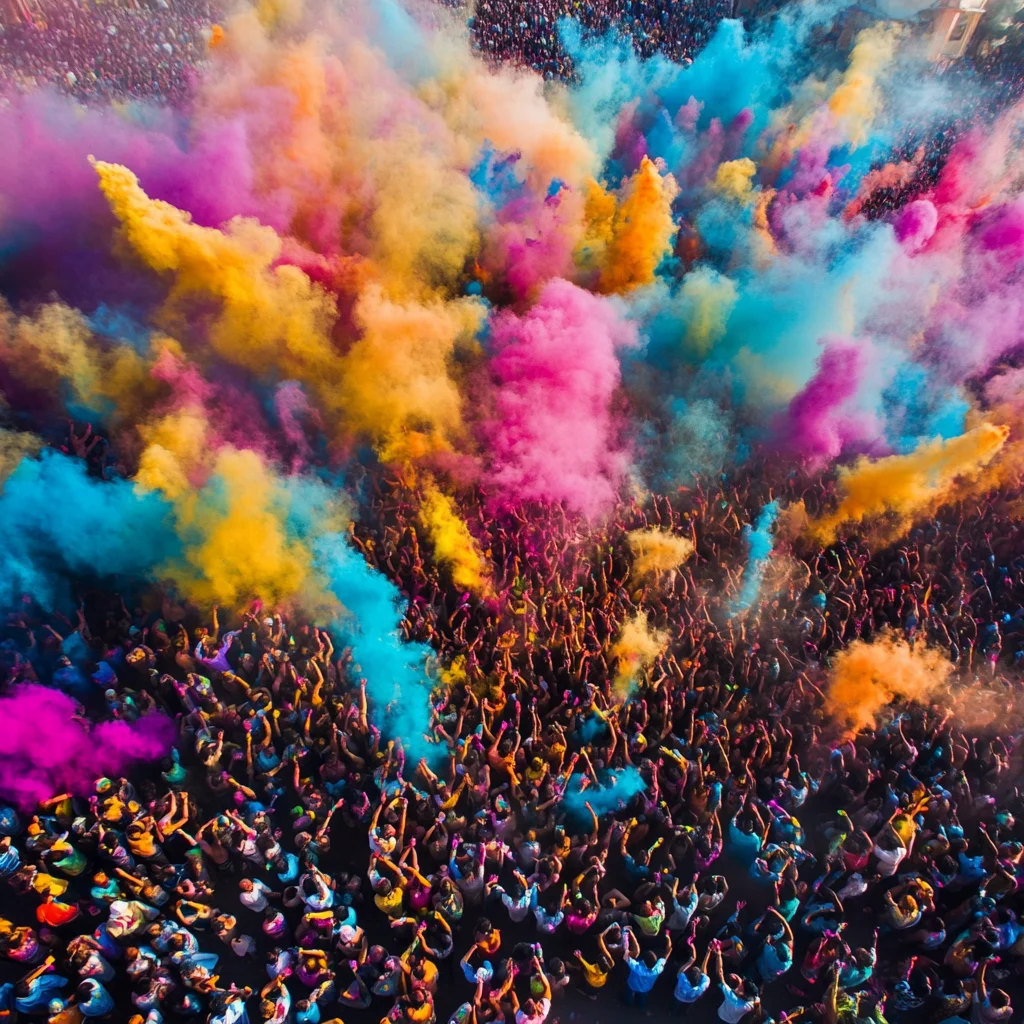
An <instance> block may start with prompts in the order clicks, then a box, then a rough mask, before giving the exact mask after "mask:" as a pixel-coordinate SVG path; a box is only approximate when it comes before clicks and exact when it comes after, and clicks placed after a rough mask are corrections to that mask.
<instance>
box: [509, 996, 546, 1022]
mask: <svg viewBox="0 0 1024 1024" xmlns="http://www.w3.org/2000/svg"><path fill="white" fill-rule="evenodd" d="M533 1004H534V1006H536V1007H537V1008H538V1012H537V1014H536V1015H535V1016H533V1017H528V1016H527V1015H526V1011H525V1010H516V1024H544V1021H546V1020H547V1019H548V1014H549V1013H550V1012H551V1000H550V999H535V1000H534V1001H533Z"/></svg>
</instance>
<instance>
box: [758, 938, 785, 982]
mask: <svg viewBox="0 0 1024 1024" xmlns="http://www.w3.org/2000/svg"><path fill="white" fill-rule="evenodd" d="M792 966H793V953H792V951H791V950H790V948H789V944H788V943H786V942H779V943H774V942H766V943H765V944H764V947H763V948H762V950H761V955H760V956H759V957H758V958H757V972H758V974H760V975H761V979H762V980H763V981H765V982H769V981H774V980H775V979H776V978H781V977H782V975H783V974H785V973H786V971H788V970H789V969H790V967H792Z"/></svg>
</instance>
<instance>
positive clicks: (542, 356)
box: [487, 280, 639, 516]
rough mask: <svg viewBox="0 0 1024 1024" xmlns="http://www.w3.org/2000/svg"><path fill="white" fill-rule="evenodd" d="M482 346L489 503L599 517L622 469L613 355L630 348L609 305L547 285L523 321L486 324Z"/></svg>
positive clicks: (557, 283)
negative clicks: (488, 351) (492, 385)
mask: <svg viewBox="0 0 1024 1024" xmlns="http://www.w3.org/2000/svg"><path fill="white" fill-rule="evenodd" d="M492 339H493V348H494V353H495V354H494V358H493V361H492V372H493V374H494V376H495V378H496V380H497V382H498V393H497V398H496V402H495V408H496V416H495V418H494V419H493V420H492V421H491V422H490V423H489V424H488V425H487V433H488V437H489V441H490V448H491V460H490V468H489V473H488V484H489V485H490V489H491V491H492V492H493V493H494V494H495V500H496V501H497V502H498V503H502V502H510V501H542V502H564V503H565V505H566V506H567V507H568V508H570V509H573V510H575V511H578V512H582V513H584V514H586V515H589V516H596V515H600V514H601V513H602V512H603V511H605V510H606V509H607V508H608V507H609V506H611V505H612V504H613V503H614V501H615V496H616V492H617V490H618V487H619V485H620V484H621V482H622V479H623V477H624V475H625V473H626V470H627V468H628V464H629V456H628V452H627V451H626V450H625V448H624V447H623V446H622V444H621V443H620V441H619V439H618V436H617V435H618V431H617V429H616V423H615V418H614V416H613V415H612V408H611V406H612V398H613V396H614V394H615V390H616V388H617V387H618V385H619V381H620V376H621V374H620V367H619V353H620V352H621V351H623V350H625V349H630V348H635V347H636V346H637V345H638V343H639V340H638V337H637V333H636V328H635V327H634V326H633V325H632V324H631V323H629V322H627V321H626V320H625V319H624V318H623V317H622V315H621V313H620V311H619V309H618V307H617V306H616V305H615V303H614V302H613V301H612V300H609V299H607V298H604V297H602V296H598V295H592V294H590V293H589V292H586V291H584V290H583V289H581V288H577V287H576V286H575V285H573V284H570V283H569V282H568V281H563V280H554V281H551V282H549V283H548V284H547V285H546V286H545V287H544V289H543V291H542V292H541V293H540V296H539V298H538V300H537V302H536V303H535V304H534V306H533V307H532V308H531V309H530V310H529V311H528V312H527V313H525V314H523V315H522V316H518V315H516V314H515V313H511V312H506V313H501V314H499V315H498V316H497V317H495V319H494V323H493V332H492Z"/></svg>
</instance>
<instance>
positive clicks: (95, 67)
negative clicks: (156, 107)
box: [0, 0, 214, 103]
mask: <svg viewBox="0 0 1024 1024" xmlns="http://www.w3.org/2000/svg"><path fill="white" fill-rule="evenodd" d="M2 9H3V8H2V5H0V11H2ZM25 10H26V13H27V14H29V15H30V17H28V18H26V17H24V16H22V17H19V18H18V19H17V20H15V19H14V18H11V19H9V21H8V22H7V23H6V24H2V25H0V28H2V31H0V91H2V90H3V89H6V88H11V87H14V88H21V89H30V88H37V87H40V86H51V87H54V88H57V89H60V90H62V91H64V92H67V93H69V94H71V95H72V96H75V97H76V98H78V99H81V100H90V101H95V100H118V99H148V100H156V101H158V102H161V103H173V102H177V101H180V100H181V99H182V98H183V97H184V96H185V95H186V93H187V91H188V85H189V82H190V80H191V75H192V69H193V68H194V67H195V65H196V64H197V63H198V62H199V61H201V60H202V59H204V57H205V55H206V51H207V45H208V40H209V35H210V27H211V24H212V23H213V20H214V19H213V14H214V8H213V5H212V4H211V3H210V0H152V2H151V3H150V2H138V3H115V2H108V3H96V2H94V0H32V2H31V3H27V4H26V5H25Z"/></svg>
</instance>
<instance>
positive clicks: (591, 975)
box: [580, 957, 608, 988]
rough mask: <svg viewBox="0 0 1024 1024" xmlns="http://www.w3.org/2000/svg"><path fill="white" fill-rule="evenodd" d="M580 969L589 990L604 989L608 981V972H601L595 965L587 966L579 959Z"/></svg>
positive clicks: (584, 961)
mask: <svg viewBox="0 0 1024 1024" xmlns="http://www.w3.org/2000/svg"><path fill="white" fill-rule="evenodd" d="M580 967H582V968H583V977H584V978H585V979H586V982H587V984H588V985H589V986H590V987H591V988H604V986H605V983H606V982H607V981H608V972H607V971H603V970H601V968H600V967H599V966H598V965H597V964H588V963H587V961H586V960H584V959H583V958H582V957H580Z"/></svg>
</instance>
